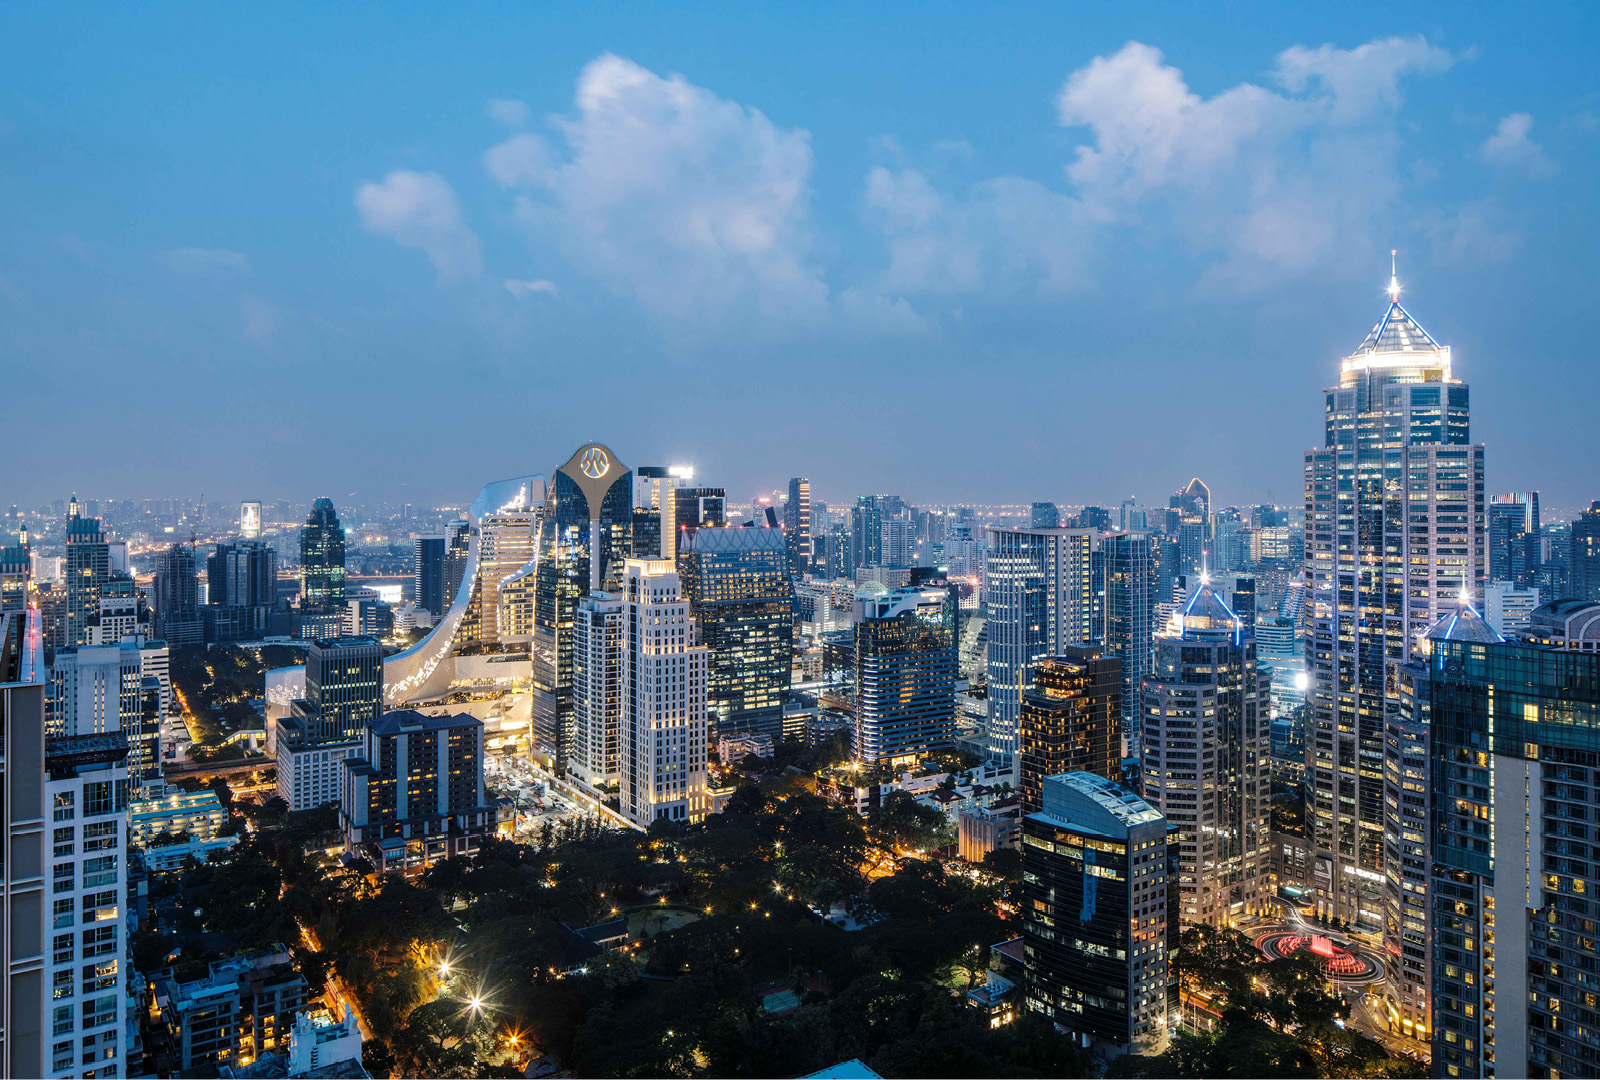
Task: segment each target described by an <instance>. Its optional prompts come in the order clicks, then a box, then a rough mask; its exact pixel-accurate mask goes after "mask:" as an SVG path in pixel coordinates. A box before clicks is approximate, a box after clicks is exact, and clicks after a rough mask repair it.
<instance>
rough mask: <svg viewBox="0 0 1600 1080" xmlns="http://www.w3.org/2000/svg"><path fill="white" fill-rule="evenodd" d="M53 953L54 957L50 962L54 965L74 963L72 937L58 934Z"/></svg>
mask: <svg viewBox="0 0 1600 1080" xmlns="http://www.w3.org/2000/svg"><path fill="white" fill-rule="evenodd" d="M51 952H52V957H51V960H50V962H51V963H52V964H70V963H72V935H71V934H57V935H56V937H55V944H54V947H53V949H52V950H51ZM68 981H71V980H68Z"/></svg>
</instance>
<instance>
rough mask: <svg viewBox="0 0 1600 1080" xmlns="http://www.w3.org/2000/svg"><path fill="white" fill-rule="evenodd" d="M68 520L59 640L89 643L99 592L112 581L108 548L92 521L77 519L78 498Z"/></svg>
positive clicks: (75, 497) (73, 502)
mask: <svg viewBox="0 0 1600 1080" xmlns="http://www.w3.org/2000/svg"><path fill="white" fill-rule="evenodd" d="M72 505H73V507H74V512H73V514H72V516H71V517H70V518H68V519H67V558H66V562H65V564H64V566H63V568H62V574H63V576H64V578H65V580H66V591H67V605H66V612H65V623H64V626H63V627H62V632H61V636H60V641H61V642H62V644H65V645H87V644H89V627H90V625H91V624H92V622H93V621H94V619H95V617H96V616H98V615H99V614H100V593H101V591H102V590H103V589H104V588H105V585H106V582H107V581H109V580H110V578H111V546H110V544H108V543H107V542H106V534H105V531H104V530H102V529H101V528H100V522H99V521H98V520H97V519H95V518H86V517H79V516H78V514H77V512H76V507H77V505H78V497H77V496H76V495H74V496H73V497H72Z"/></svg>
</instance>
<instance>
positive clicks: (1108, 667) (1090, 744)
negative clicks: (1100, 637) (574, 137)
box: [1021, 645, 1122, 813]
mask: <svg viewBox="0 0 1600 1080" xmlns="http://www.w3.org/2000/svg"><path fill="white" fill-rule="evenodd" d="M1121 726H1122V661H1120V660H1118V659H1117V658H1116V657H1114V656H1103V655H1102V654H1101V651H1100V648H1099V647H1098V646H1092V645H1091V646H1084V647H1073V646H1064V647H1062V649H1061V650H1060V652H1058V653H1057V654H1056V655H1054V656H1047V657H1045V658H1043V659H1041V660H1040V661H1039V662H1038V663H1037V664H1036V665H1035V666H1034V669H1033V685H1032V686H1031V687H1029V688H1028V690H1027V691H1026V692H1025V693H1024V694H1023V695H1022V770H1021V771H1022V807H1023V810H1024V811H1025V812H1027V813H1038V812H1039V811H1040V810H1042V809H1044V781H1045V778H1046V777H1051V776H1058V775H1060V774H1061V773H1067V772H1088V773H1093V774H1095V775H1096V776H1104V777H1106V778H1107V779H1108V780H1114V779H1117V778H1118V776H1119V774H1120V773H1119V768H1118V766H1119V765H1120V764H1121V760H1122V752H1121V747H1120V743H1121V740H1120V738H1119V731H1120V729H1121Z"/></svg>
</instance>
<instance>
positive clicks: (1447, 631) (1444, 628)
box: [1422, 600, 1505, 645]
mask: <svg viewBox="0 0 1600 1080" xmlns="http://www.w3.org/2000/svg"><path fill="white" fill-rule="evenodd" d="M1422 636H1423V637H1425V638H1430V639H1432V640H1434V641H1476V642H1480V643H1482V644H1485V645H1496V644H1499V643H1501V642H1503V641H1505V638H1503V637H1501V636H1500V635H1499V634H1497V633H1495V629H1494V627H1492V626H1490V625H1489V624H1488V623H1487V622H1486V621H1485V620H1484V618H1483V616H1482V615H1479V614H1478V609H1477V608H1475V607H1473V606H1472V605H1471V604H1469V603H1468V602H1467V601H1465V600H1463V601H1461V602H1460V603H1459V604H1457V605H1456V609H1455V610H1454V611H1450V612H1446V613H1445V614H1443V615H1441V616H1439V617H1438V618H1437V619H1435V620H1434V623H1433V625H1432V626H1430V627H1428V629H1427V630H1425V631H1424V632H1423V634H1422Z"/></svg>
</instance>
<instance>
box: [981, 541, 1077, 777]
mask: <svg viewBox="0 0 1600 1080" xmlns="http://www.w3.org/2000/svg"><path fill="white" fill-rule="evenodd" d="M984 565H985V571H984V573H985V585H986V588H987V596H988V601H989V620H988V627H987V628H988V659H987V680H986V681H987V683H988V710H989V753H990V756H991V757H992V758H994V759H995V760H996V761H1010V762H1011V763H1012V764H1013V765H1014V764H1015V756H1016V753H1017V739H1018V723H1019V720H1020V717H1021V715H1022V695H1023V693H1024V692H1025V691H1026V690H1027V688H1028V687H1029V686H1031V685H1032V684H1033V665H1034V664H1035V663H1036V662H1037V661H1038V660H1039V658H1040V657H1043V656H1049V655H1052V654H1056V653H1059V652H1061V650H1062V649H1063V648H1065V647H1066V646H1069V645H1095V644H1100V643H1102V642H1103V641H1104V640H1105V622H1104V619H1105V608H1104V606H1103V605H1104V599H1105V562H1104V551H1103V550H1102V545H1101V539H1100V537H1099V535H1098V534H1097V533H1096V532H1095V531H1094V530H1092V529H1032V528H1029V529H1005V528H999V527H994V526H991V527H990V529H989V549H988V552H987V554H986V556H985V560H984Z"/></svg>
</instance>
